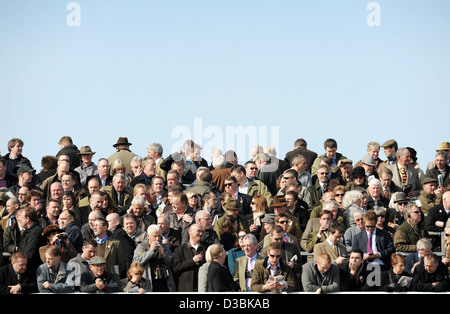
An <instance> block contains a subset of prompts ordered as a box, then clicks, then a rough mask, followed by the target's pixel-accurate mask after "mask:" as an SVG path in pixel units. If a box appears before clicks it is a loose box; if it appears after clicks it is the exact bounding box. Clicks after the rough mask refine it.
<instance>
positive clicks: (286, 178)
mask: <svg viewBox="0 0 450 314" xmlns="http://www.w3.org/2000/svg"><path fill="white" fill-rule="evenodd" d="M291 178H293V177H283V179H284V180H289V179H291Z"/></svg>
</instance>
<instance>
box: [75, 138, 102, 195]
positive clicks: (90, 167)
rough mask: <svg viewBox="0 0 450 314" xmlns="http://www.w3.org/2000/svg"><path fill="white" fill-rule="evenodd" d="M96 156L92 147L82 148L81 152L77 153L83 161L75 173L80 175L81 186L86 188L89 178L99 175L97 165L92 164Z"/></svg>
mask: <svg viewBox="0 0 450 314" xmlns="http://www.w3.org/2000/svg"><path fill="white" fill-rule="evenodd" d="M94 154H95V152H93V151H92V150H91V147H90V146H81V149H80V152H79V153H77V156H78V157H79V158H80V159H81V165H80V166H79V167H76V168H75V169H74V171H76V172H78V173H79V174H80V184H81V186H85V184H86V182H87V181H86V179H87V177H89V176H95V175H96V174H98V168H97V165H96V164H95V163H94V162H92V157H93V156H94Z"/></svg>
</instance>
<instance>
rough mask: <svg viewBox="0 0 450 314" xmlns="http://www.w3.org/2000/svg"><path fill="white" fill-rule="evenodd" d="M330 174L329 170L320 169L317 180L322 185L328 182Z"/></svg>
mask: <svg viewBox="0 0 450 314" xmlns="http://www.w3.org/2000/svg"><path fill="white" fill-rule="evenodd" d="M329 173H330V172H329V171H328V170H327V168H319V170H318V171H317V178H318V179H319V181H320V182H321V183H325V182H327V181H328V174H329Z"/></svg>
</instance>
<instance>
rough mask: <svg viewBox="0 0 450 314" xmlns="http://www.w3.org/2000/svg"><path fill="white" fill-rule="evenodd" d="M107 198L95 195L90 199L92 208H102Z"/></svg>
mask: <svg viewBox="0 0 450 314" xmlns="http://www.w3.org/2000/svg"><path fill="white" fill-rule="evenodd" d="M104 200H105V198H104V197H102V196H100V195H93V196H91V199H90V202H89V203H90V205H91V209H92V210H100V209H101V208H102V205H103V201H104Z"/></svg>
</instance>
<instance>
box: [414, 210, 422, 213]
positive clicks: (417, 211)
mask: <svg viewBox="0 0 450 314" xmlns="http://www.w3.org/2000/svg"><path fill="white" fill-rule="evenodd" d="M413 213H414V214H420V213H421V212H420V210H416V211H414V212H413Z"/></svg>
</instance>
